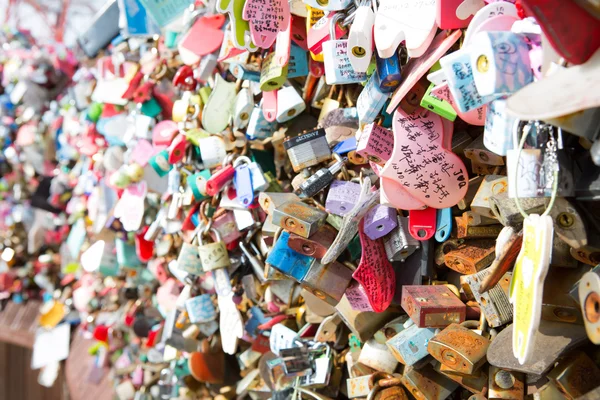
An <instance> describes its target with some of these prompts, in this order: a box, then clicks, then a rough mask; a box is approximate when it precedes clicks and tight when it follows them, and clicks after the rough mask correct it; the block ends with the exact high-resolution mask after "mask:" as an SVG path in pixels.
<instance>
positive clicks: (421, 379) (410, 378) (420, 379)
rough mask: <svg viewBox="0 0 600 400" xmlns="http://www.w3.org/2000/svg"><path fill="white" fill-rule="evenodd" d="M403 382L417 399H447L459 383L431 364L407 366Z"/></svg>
mask: <svg viewBox="0 0 600 400" xmlns="http://www.w3.org/2000/svg"><path fill="white" fill-rule="evenodd" d="M402 383H403V384H404V386H405V387H406V389H407V390H408V391H409V392H410V393H411V394H412V395H413V397H414V398H415V399H417V400H427V399H445V398H448V396H450V394H451V393H452V392H454V391H455V390H456V388H458V383H456V382H454V381H453V380H451V379H449V378H447V377H446V376H444V375H442V374H439V373H438V372H436V371H435V370H434V369H433V367H432V366H431V365H430V364H428V365H426V366H425V367H423V368H420V369H416V368H414V367H408V368H406V369H405V370H404V375H403V376H402Z"/></svg>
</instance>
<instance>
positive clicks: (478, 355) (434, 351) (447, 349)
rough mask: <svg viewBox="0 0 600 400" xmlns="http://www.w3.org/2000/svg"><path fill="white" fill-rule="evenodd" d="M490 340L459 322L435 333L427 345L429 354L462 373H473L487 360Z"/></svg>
mask: <svg viewBox="0 0 600 400" xmlns="http://www.w3.org/2000/svg"><path fill="white" fill-rule="evenodd" d="M489 345H490V341H489V340H487V339H486V338H484V337H483V336H481V335H478V334H477V333H475V332H473V331H472V330H470V329H467V328H465V327H463V326H461V325H459V324H452V325H449V326H448V327H446V328H445V329H444V330H443V331H441V332H440V333H438V334H437V335H435V336H434V337H433V338H432V339H431V340H430V341H429V344H428V345H427V350H428V351H429V354H431V355H432V356H433V358H435V359H436V360H438V361H439V362H441V363H442V364H444V365H445V366H447V367H450V368H452V369H454V370H455V371H457V372H459V373H462V374H467V375H470V374H473V373H474V372H475V371H477V370H478V369H479V368H480V367H481V366H482V365H483V364H484V363H485V361H486V352H487V349H488V346H489Z"/></svg>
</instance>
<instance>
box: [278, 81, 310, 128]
mask: <svg viewBox="0 0 600 400" xmlns="http://www.w3.org/2000/svg"><path fill="white" fill-rule="evenodd" d="M305 109H306V104H305V103H304V100H302V97H300V95H299V94H298V92H297V91H296V89H294V87H293V86H286V87H283V88H281V89H279V91H278V92H277V122H279V123H284V122H287V121H289V120H291V119H292V118H294V117H296V116H298V115H300V114H302V112H303V111H304V110H305Z"/></svg>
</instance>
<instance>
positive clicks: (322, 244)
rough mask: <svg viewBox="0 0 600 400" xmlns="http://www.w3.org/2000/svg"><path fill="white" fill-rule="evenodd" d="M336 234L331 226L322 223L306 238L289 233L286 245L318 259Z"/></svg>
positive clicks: (327, 248)
mask: <svg viewBox="0 0 600 400" xmlns="http://www.w3.org/2000/svg"><path fill="white" fill-rule="evenodd" d="M336 236H337V231H336V230H335V229H334V228H333V227H331V226H329V225H323V226H322V227H320V228H319V230H318V231H316V232H315V234H314V235H312V236H311V237H310V238H308V239H307V238H304V237H302V236H298V235H295V234H291V235H290V238H289V240H288V246H289V247H290V249H292V250H294V251H297V252H298V253H301V254H304V255H307V256H310V257H314V258H318V259H320V258H323V256H324V255H325V253H326V252H327V250H329V247H330V246H331V244H332V243H333V241H334V240H335V237H336Z"/></svg>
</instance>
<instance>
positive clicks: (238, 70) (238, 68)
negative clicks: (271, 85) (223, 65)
mask: <svg viewBox="0 0 600 400" xmlns="http://www.w3.org/2000/svg"><path fill="white" fill-rule="evenodd" d="M229 72H231V74H232V75H233V76H235V77H236V78H237V79H241V80H243V81H252V82H260V73H261V71H260V69H259V68H258V65H257V64H240V63H231V64H230V65H229Z"/></svg>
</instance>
